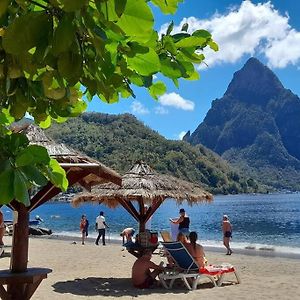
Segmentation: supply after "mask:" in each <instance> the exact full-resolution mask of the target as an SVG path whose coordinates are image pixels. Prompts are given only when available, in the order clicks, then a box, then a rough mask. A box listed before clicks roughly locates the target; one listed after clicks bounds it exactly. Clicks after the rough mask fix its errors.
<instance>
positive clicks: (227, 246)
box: [223, 236, 230, 254]
mask: <svg viewBox="0 0 300 300" xmlns="http://www.w3.org/2000/svg"><path fill="white" fill-rule="evenodd" d="M223 244H224V246H225V247H226V249H227V253H226V254H229V253H230V250H229V238H228V237H226V236H224V238H223Z"/></svg>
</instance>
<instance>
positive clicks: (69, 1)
mask: <svg viewBox="0 0 300 300" xmlns="http://www.w3.org/2000/svg"><path fill="white" fill-rule="evenodd" d="M60 2H61V4H62V5H63V10H64V11H66V12H72V11H76V10H80V9H81V8H82V7H83V6H85V5H87V4H88V0H60Z"/></svg>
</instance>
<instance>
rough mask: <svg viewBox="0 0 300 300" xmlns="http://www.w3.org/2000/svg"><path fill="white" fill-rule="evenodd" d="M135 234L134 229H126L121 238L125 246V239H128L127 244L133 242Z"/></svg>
mask: <svg viewBox="0 0 300 300" xmlns="http://www.w3.org/2000/svg"><path fill="white" fill-rule="evenodd" d="M134 233H135V230H134V229H133V228H125V229H124V230H123V231H122V232H121V233H120V236H121V237H122V238H123V244H124V242H125V241H124V238H126V243H128V242H132V237H133V235H134Z"/></svg>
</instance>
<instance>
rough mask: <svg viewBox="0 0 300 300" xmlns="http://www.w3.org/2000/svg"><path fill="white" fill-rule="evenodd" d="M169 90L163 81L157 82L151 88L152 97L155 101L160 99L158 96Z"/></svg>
mask: <svg viewBox="0 0 300 300" xmlns="http://www.w3.org/2000/svg"><path fill="white" fill-rule="evenodd" d="M166 90H167V88H166V86H165V84H164V83H163V82H162V81H157V82H155V83H154V84H152V85H151V86H150V88H149V92H150V95H151V96H152V97H153V98H154V99H158V96H161V95H163V94H164V93H165V92H166Z"/></svg>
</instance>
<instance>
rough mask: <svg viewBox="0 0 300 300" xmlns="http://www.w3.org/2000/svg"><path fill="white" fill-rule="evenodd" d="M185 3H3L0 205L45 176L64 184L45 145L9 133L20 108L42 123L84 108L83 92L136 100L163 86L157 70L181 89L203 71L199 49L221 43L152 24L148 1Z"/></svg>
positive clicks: (20, 197) (22, 197)
mask: <svg viewBox="0 0 300 300" xmlns="http://www.w3.org/2000/svg"><path fill="white" fill-rule="evenodd" d="M182 1H183V0H168V1H158V0H151V1H150V0H123V1H121V0H93V1H91V0H1V1H0V181H1V186H0V193H1V199H0V203H9V202H10V201H11V200H13V199H16V200H17V201H20V202H22V203H24V204H26V205H28V201H29V199H28V193H27V190H28V189H30V188H31V187H32V186H41V185H43V184H44V182H45V181H46V180H50V181H51V182H52V183H53V184H55V185H56V186H59V187H60V188H61V189H62V190H65V189H66V186H67V184H66V183H67V182H66V177H65V173H64V170H63V169H62V168H60V166H59V165H58V164H57V163H55V162H54V161H53V160H51V159H50V158H49V156H48V155H47V154H46V153H45V150H43V149H42V147H35V148H34V155H33V148H32V147H31V148H29V146H28V140H27V138H26V137H25V136H23V135H21V134H11V132H10V131H9V129H8V128H9V125H10V124H12V122H14V121H18V120H20V119H22V118H23V117H24V115H25V114H26V112H27V113H29V114H30V115H32V116H33V117H34V120H35V122H36V123H37V124H39V125H40V126H41V127H43V128H47V127H49V126H50V125H51V123H52V120H55V121H57V122H59V123H60V122H64V121H66V120H67V119H68V118H69V117H75V116H78V115H80V114H81V113H82V112H83V111H84V110H85V109H86V106H87V103H86V102H85V100H83V99H82V94H85V95H86V99H87V101H90V100H91V99H92V98H93V97H94V96H96V95H97V96H98V97H99V99H101V100H102V101H104V102H106V103H114V102H117V101H118V100H119V98H120V97H122V98H128V97H130V96H132V97H134V96H135V95H134V91H133V87H134V86H136V87H143V88H146V89H147V90H148V91H149V93H150V95H151V96H152V97H153V98H154V99H157V97H158V96H159V95H162V94H164V93H165V91H166V86H165V85H164V83H163V82H161V81H154V80H153V79H154V78H153V75H154V74H156V73H161V74H162V75H164V76H165V77H167V78H170V79H171V80H172V81H173V82H174V84H175V86H177V87H178V80H179V79H180V78H184V79H187V80H196V79H198V78H199V74H198V72H197V71H196V69H195V65H196V64H200V63H202V61H203V60H204V55H203V54H202V50H203V49H204V48H206V47H210V48H211V49H213V50H215V51H217V50H218V46H217V44H216V43H215V42H214V41H213V40H212V37H211V35H210V33H209V32H207V31H205V30H200V29H199V30H196V31H195V32H192V33H191V34H190V33H187V30H188V25H187V24H185V25H183V27H182V30H181V32H180V33H176V34H173V33H172V29H173V23H171V24H170V25H169V27H168V28H167V31H166V33H165V34H163V35H162V36H158V33H157V32H156V31H155V30H154V16H153V13H152V5H155V6H158V7H159V8H160V10H161V11H162V12H163V13H174V12H175V11H176V9H177V7H178V4H179V3H180V2H182ZM82 87H84V88H85V90H84V92H83V93H82V92H81V88H82ZM20 157H22V159H20ZM20 162H21V163H20ZM3 182H4V183H3Z"/></svg>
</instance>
